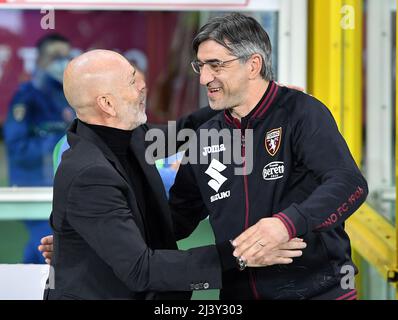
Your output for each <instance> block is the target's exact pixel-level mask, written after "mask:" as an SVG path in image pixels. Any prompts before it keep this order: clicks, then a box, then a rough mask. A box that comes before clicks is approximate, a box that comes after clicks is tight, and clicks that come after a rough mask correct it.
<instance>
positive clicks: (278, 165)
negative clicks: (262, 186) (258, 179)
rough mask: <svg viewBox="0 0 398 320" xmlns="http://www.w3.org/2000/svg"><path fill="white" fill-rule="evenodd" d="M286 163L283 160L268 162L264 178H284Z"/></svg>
mask: <svg viewBox="0 0 398 320" xmlns="http://www.w3.org/2000/svg"><path fill="white" fill-rule="evenodd" d="M284 172H285V165H284V163H283V162H282V161H274V162H271V163H268V164H267V165H266V166H265V167H264V169H263V178H264V180H277V179H280V178H283V173H284Z"/></svg>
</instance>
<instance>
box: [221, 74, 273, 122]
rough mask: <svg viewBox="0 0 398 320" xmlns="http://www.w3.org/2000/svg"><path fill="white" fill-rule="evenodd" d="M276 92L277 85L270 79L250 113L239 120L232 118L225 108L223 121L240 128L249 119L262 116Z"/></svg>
mask: <svg viewBox="0 0 398 320" xmlns="http://www.w3.org/2000/svg"><path fill="white" fill-rule="evenodd" d="M277 93H278V85H277V84H276V83H275V82H274V81H270V83H269V85H268V87H267V90H266V91H265V93H264V95H263V97H262V98H261V99H260V101H259V102H258V103H257V105H256V107H255V108H254V109H253V110H252V111H250V113H249V114H248V115H247V116H246V117H244V118H242V121H239V120H238V119H236V118H234V117H233V116H232V115H231V112H230V111H229V110H228V109H226V110H224V120H225V122H226V123H227V124H228V125H231V126H234V127H237V128H241V126H242V124H243V123H247V122H248V121H249V120H253V119H260V118H263V117H264V115H265V114H266V112H267V110H268V109H269V108H270V106H271V105H272V103H273V102H274V101H275V98H276V96H277ZM244 127H246V125H244Z"/></svg>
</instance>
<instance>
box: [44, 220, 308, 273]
mask: <svg viewBox="0 0 398 320" xmlns="http://www.w3.org/2000/svg"><path fill="white" fill-rule="evenodd" d="M231 244H232V246H233V247H234V251H233V255H234V256H235V257H236V259H237V263H238V267H239V269H240V270H243V269H245V268H246V266H248V267H265V266H271V265H275V264H290V263H292V262H293V258H296V257H300V256H301V255H302V254H303V252H302V250H303V249H305V248H306V246H307V244H306V243H305V242H304V241H303V240H302V239H299V238H293V239H289V234H288V231H287V229H286V227H285V225H284V224H283V223H282V221H280V220H279V219H278V218H263V219H261V220H260V221H258V222H257V223H256V224H255V225H253V226H251V227H250V228H248V229H246V230H245V231H244V232H243V233H241V234H240V235H239V236H238V237H237V238H236V239H234V240H231ZM38 249H39V251H40V252H42V255H43V256H44V258H45V259H46V263H48V264H50V263H51V258H52V255H53V237H52V236H46V237H44V238H42V239H41V245H39V247H38Z"/></svg>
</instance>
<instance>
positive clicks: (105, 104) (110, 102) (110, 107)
mask: <svg viewBox="0 0 398 320" xmlns="http://www.w3.org/2000/svg"><path fill="white" fill-rule="evenodd" d="M97 105H98V107H99V108H100V109H101V110H102V111H103V112H104V113H105V114H106V115H107V116H110V117H115V116H116V110H115V106H116V102H115V99H114V97H113V96H112V95H109V94H108V95H101V96H98V97H97Z"/></svg>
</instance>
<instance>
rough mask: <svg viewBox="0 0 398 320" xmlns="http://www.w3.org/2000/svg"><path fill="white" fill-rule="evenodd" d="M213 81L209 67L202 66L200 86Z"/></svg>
mask: <svg viewBox="0 0 398 320" xmlns="http://www.w3.org/2000/svg"><path fill="white" fill-rule="evenodd" d="M213 80H214V75H213V72H212V71H211V69H210V67H209V66H207V65H206V64H205V65H204V66H203V68H202V70H201V71H200V84H201V85H202V86H206V85H207V84H208V83H210V82H212V81H213Z"/></svg>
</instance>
